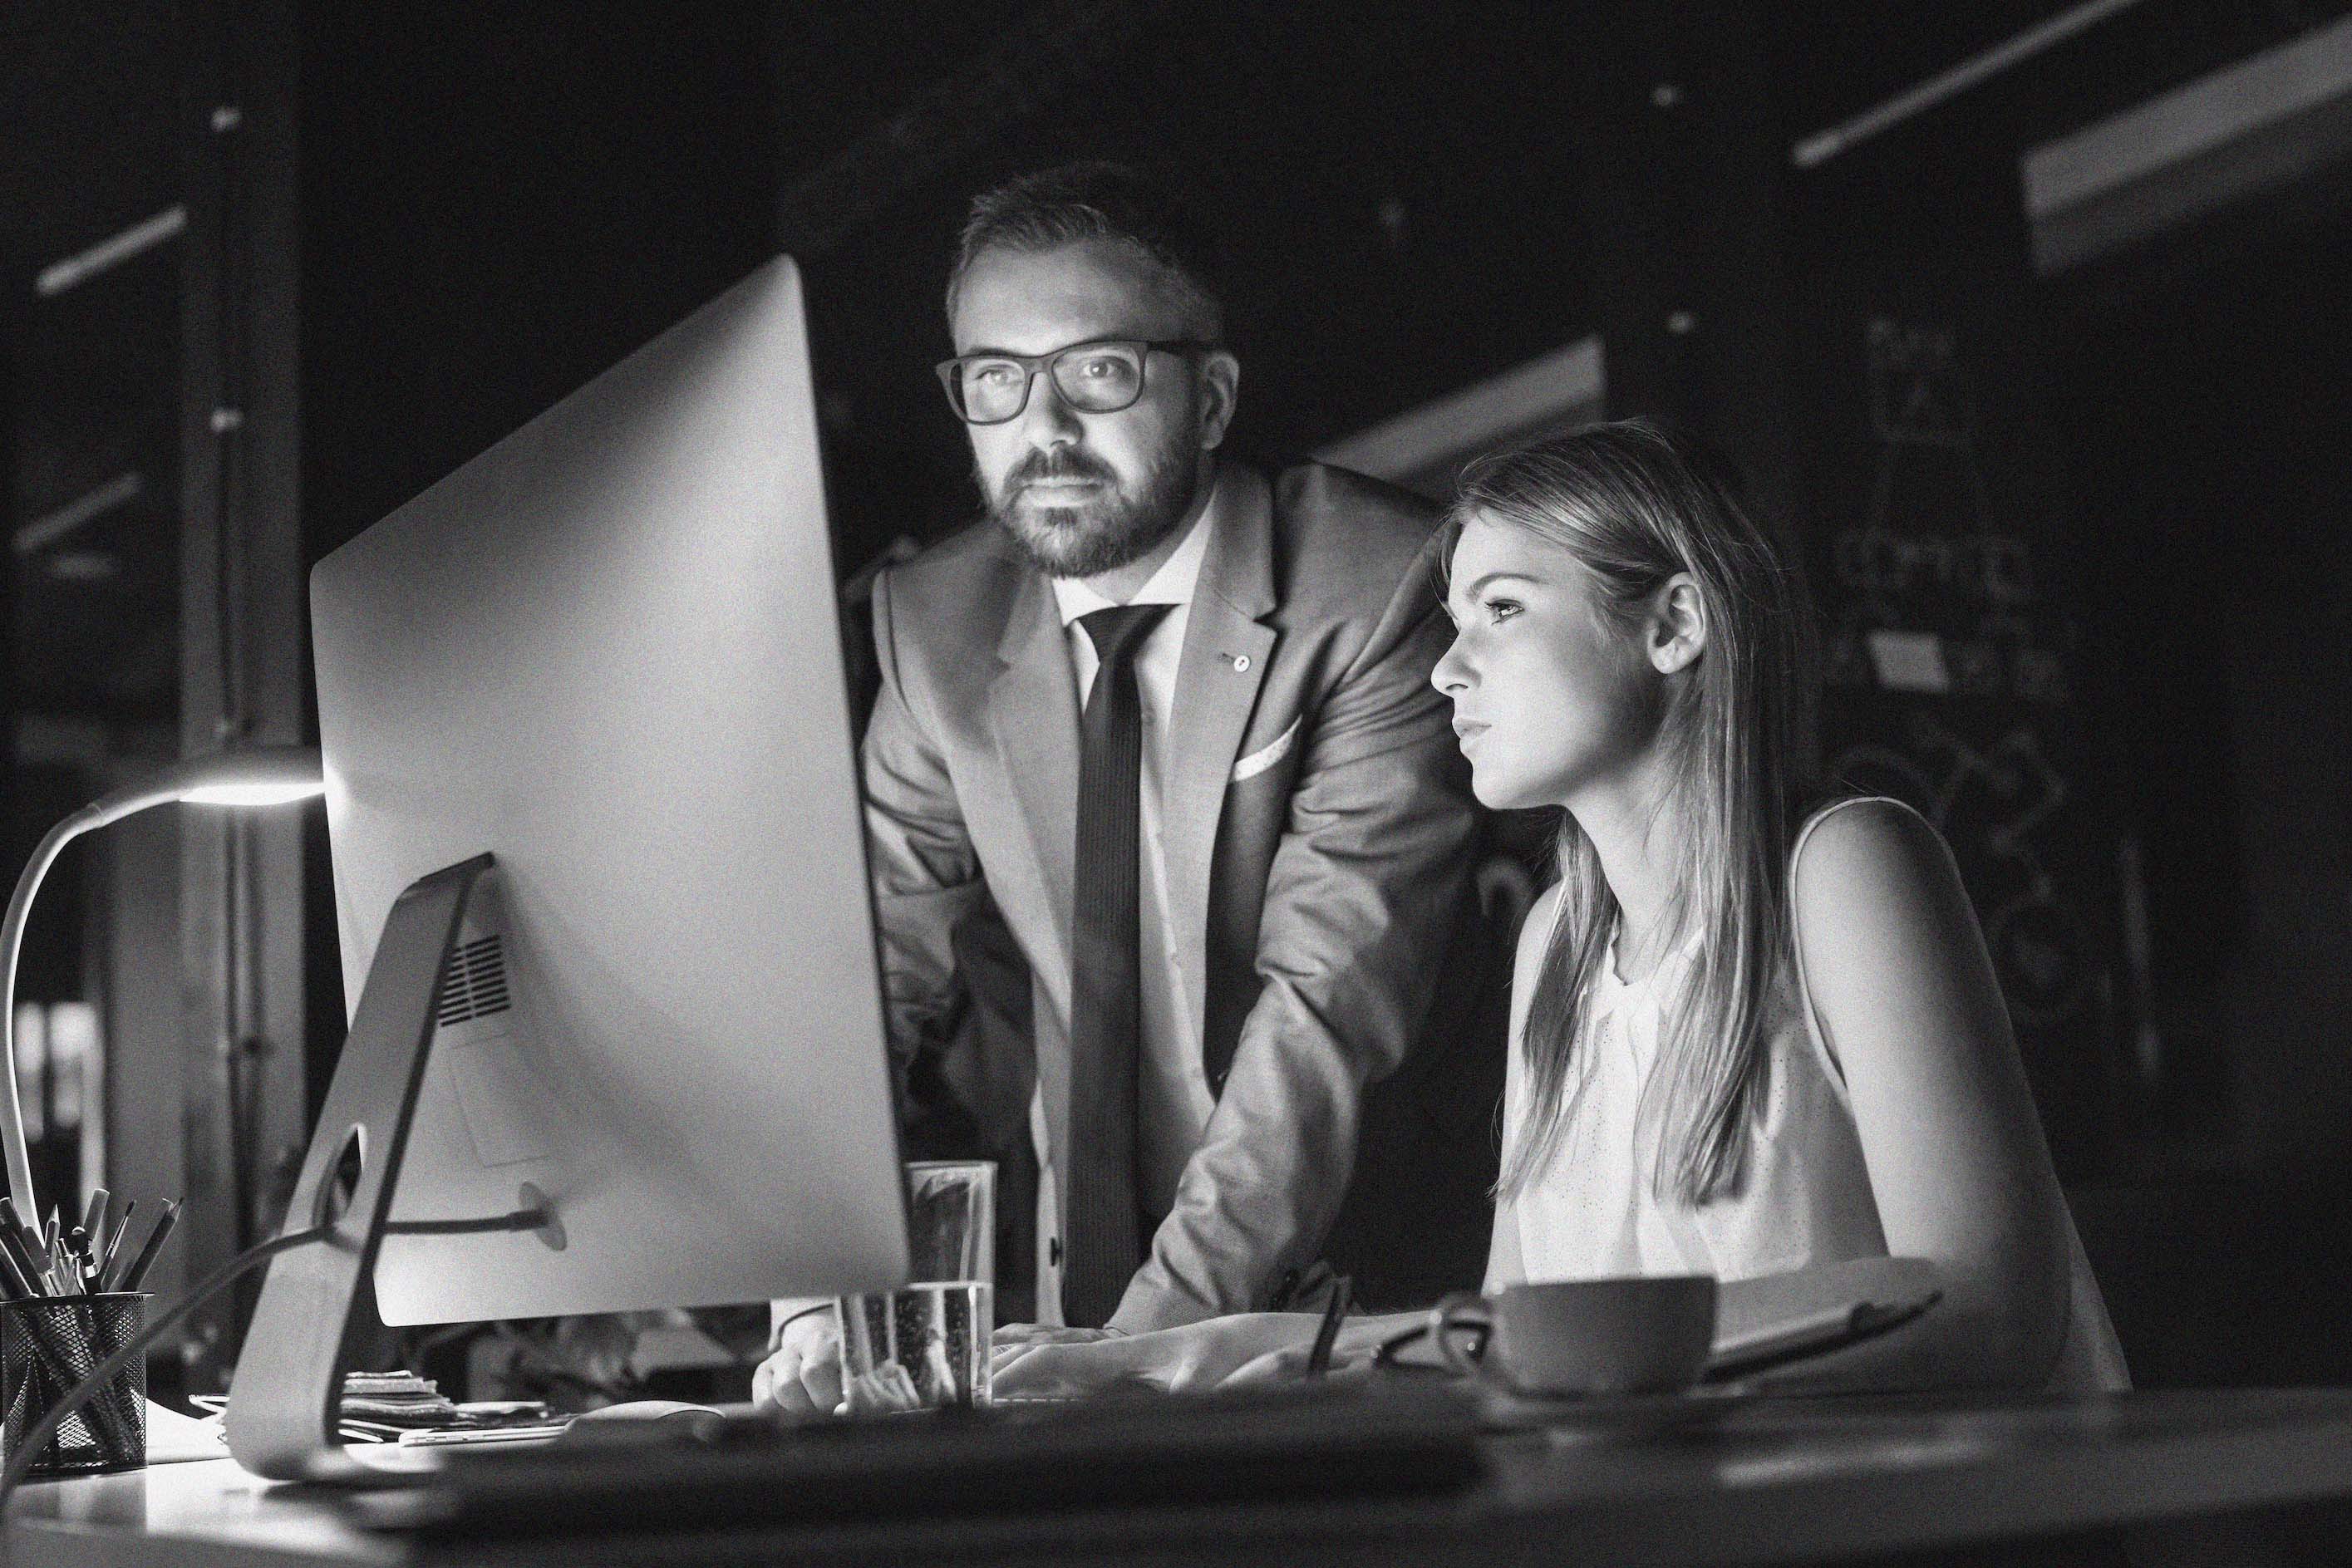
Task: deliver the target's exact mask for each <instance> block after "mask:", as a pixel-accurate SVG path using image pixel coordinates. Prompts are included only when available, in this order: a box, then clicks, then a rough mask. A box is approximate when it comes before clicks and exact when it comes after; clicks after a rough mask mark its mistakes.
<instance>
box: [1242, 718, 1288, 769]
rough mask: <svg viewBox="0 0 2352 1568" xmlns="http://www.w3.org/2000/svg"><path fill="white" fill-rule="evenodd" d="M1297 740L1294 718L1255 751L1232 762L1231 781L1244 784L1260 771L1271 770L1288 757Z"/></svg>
mask: <svg viewBox="0 0 2352 1568" xmlns="http://www.w3.org/2000/svg"><path fill="white" fill-rule="evenodd" d="M1297 741H1298V721H1297V719H1295V718H1294V719H1292V720H1291V721H1290V726H1289V727H1288V728H1286V729H1285V730H1284V731H1283V732H1282V733H1281V734H1280V735H1277V736H1276V737H1274V738H1273V739H1272V740H1271V741H1269V742H1267V743H1266V744H1265V745H1264V746H1261V747H1258V748H1257V749H1256V750H1255V751H1253V752H1249V753H1247V754H1246V755H1244V757H1243V758H1241V759H1240V760H1239V761H1237V762H1235V763H1234V776H1233V779H1232V781H1233V782H1234V783H1235V784H1244V783H1247V782H1248V781H1249V780H1250V779H1255V778H1256V777H1258V776H1259V775H1260V774H1262V773H1270V772H1272V771H1273V770H1274V769H1275V768H1277V767H1280V766H1281V764H1282V763H1283V761H1284V760H1285V759H1286V758H1288V757H1289V755H1290V748H1291V747H1293V746H1295V745H1297Z"/></svg>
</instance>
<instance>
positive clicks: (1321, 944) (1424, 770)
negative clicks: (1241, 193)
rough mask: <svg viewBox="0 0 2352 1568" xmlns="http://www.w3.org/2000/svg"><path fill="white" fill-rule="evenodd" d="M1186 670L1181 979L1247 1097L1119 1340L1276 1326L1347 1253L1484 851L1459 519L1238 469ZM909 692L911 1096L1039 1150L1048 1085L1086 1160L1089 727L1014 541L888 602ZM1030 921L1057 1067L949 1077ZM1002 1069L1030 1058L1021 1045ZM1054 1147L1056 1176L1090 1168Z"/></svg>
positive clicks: (901, 749) (1045, 1036)
mask: <svg viewBox="0 0 2352 1568" xmlns="http://www.w3.org/2000/svg"><path fill="white" fill-rule="evenodd" d="M1223 482H1224V483H1226V484H1227V485H1229V486H1234V495H1233V497H1232V498H1233V499H1234V500H1237V501H1238V502H1239V503H1240V504H1238V505H1222V504H1221V506H1220V507H1217V508H1213V510H1212V512H1211V514H1210V515H1211V516H1212V517H1221V518H1222V521H1221V523H1220V525H1219V528H1218V532H1217V533H1216V534H1215V535H1214V536H1213V538H1212V539H1211V541H1210V544H1209V549H1208V554H1207V558H1206V559H1205V560H1204V562H1203V563H1202V573H1201V579H1200V585H1199V589H1198V591H1197V592H1196V594H1195V597H1194V599H1193V603H1192V612H1191V620H1190V623H1189V625H1188V626H1187V628H1186V632H1185V638H1184V647H1183V652H1182V655H1181V663H1180V665H1179V674H1178V677H1177V694H1176V701H1175V712H1174V716H1173V722H1172V731H1171V737H1170V746H1169V755H1170V758H1171V765H1170V771H1169V776H1168V778H1167V779H1166V783H1165V789H1166V798H1165V804H1164V808H1163V810H1164V826H1163V834H1164V841H1165V845H1166V852H1167V856H1168V868H1167V870H1168V884H1169V885H1168V894H1169V902H1170V905H1171V913H1172V916H1173V921H1174V925H1175V927H1176V936H1177V939H1178V942H1179V944H1180V946H1179V959H1180V964H1179V967H1180V968H1181V973H1182V976H1183V978H1184V982H1185V984H1186V986H1187V987H1188V988H1189V990H1190V1000H1191V1002H1192V1016H1193V1017H1194V1018H1197V1019H1202V1036H1203V1039H1202V1052H1203V1056H1204V1066H1205V1068H1206V1070H1207V1074H1208V1080H1209V1084H1210V1087H1211V1089H1212V1090H1213V1092H1215V1093H1216V1094H1217V1105H1216V1109H1215V1112H1214V1113H1213V1115H1212V1116H1211V1118H1210V1121H1209V1124H1208V1127H1207V1129H1206V1132H1205V1134H1204V1136H1203V1141H1202V1146H1201V1148H1200V1150H1199V1151H1198V1152H1197V1153H1196V1154H1195V1155H1193V1157H1192V1161H1191V1163H1190V1165H1189V1166H1187V1167H1186V1169H1185V1171H1184V1174H1183V1176H1182V1178H1181V1181H1180V1182H1179V1184H1178V1189H1177V1194H1176V1198H1175V1204H1174V1207H1173V1209H1172V1210H1171V1212H1170V1214H1169V1215H1168V1216H1167V1217H1166V1218H1165V1220H1164V1221H1163V1222H1162V1223H1161V1224H1160V1227H1159V1229H1158V1232H1157V1234H1156V1235H1155V1236H1154V1238H1153V1239H1152V1243H1151V1252H1150V1258H1149V1259H1148V1260H1146V1262H1145V1264H1144V1266H1143V1268H1142V1269H1141V1270H1139V1272H1138V1273H1137V1275H1136V1277H1135V1279H1134V1281H1133V1282H1132V1283H1131V1284H1130V1286H1129V1290H1128V1291H1127V1294H1126V1297H1125V1299H1124V1300H1123V1301H1121V1303H1120V1305H1119V1308H1118V1312H1117V1313H1116V1314H1115V1315H1114V1317H1113V1318H1112V1322H1113V1323H1114V1324H1115V1325H1116V1326H1118V1327H1120V1328H1124V1329H1129V1330H1141V1329H1146V1328H1155V1327H1163V1326H1166V1325H1169V1324H1172V1323H1179V1322H1192V1321H1193V1320H1196V1319H1199V1318H1203V1317H1208V1316H1213V1315H1214V1314H1217V1313H1220V1312H1237V1311H1243V1310H1246V1309H1249V1308H1251V1307H1253V1306H1257V1305H1262V1304H1263V1303H1264V1302H1265V1299H1266V1297H1267V1295H1268V1293H1269V1291H1270V1290H1271V1289H1272V1288H1273V1285H1274V1283H1275V1281H1276V1277H1277V1276H1278V1275H1279V1273H1280V1272H1281V1271H1282V1270H1284V1269H1286V1268H1290V1267H1298V1266H1303V1265H1304V1264H1305V1263H1306V1262H1307V1261H1308V1260H1311V1259H1312V1258H1313V1257H1314V1256H1315V1254H1316V1251H1317V1249H1318V1247H1319V1246H1320V1245H1321V1243H1322V1240H1323V1237H1324V1233H1325V1231H1326V1230H1327V1229H1328V1227H1329V1225H1330V1223H1331V1219H1332V1217H1333V1215H1334V1213H1335V1212H1336V1210H1337V1209H1338V1207H1339V1199H1340V1196H1341V1194H1342V1192H1343V1191H1344V1190H1345V1188H1346V1186H1347V1185H1348V1179H1349V1171H1350V1167H1351V1165H1352V1162H1353V1159H1354V1155H1355V1148H1356V1134H1357V1124H1358V1118H1359V1114H1360V1108H1361V1103H1362V1098H1363V1094H1364V1090H1365V1086H1366V1085H1367V1083H1368V1082H1370V1081H1372V1080H1374V1079H1376V1078H1379V1077H1380V1076H1381V1075H1383V1074H1385V1073H1387V1072H1389V1071H1391V1070H1392V1069H1394V1068H1395V1067H1396V1066H1397V1065H1398V1064H1399V1062H1400V1061H1402V1059H1403V1057H1404V1055H1405V1052H1406V1050H1407V1047H1408V1045H1409V1044H1410V1043H1411V1042H1412V1040H1414V1039H1415V1038H1416V1036H1417V1035H1418V1034H1419V1032H1420V1030H1421V1029H1422V1026H1423V1020H1424V1015H1425V1013H1426V1011H1427V1009H1428V1007H1429V1002H1430V998H1431V995H1432V991H1433V982H1434V980H1435V978H1436V971H1437V970H1438V969H1439V968H1440V967H1441V966H1442V963H1443V961H1444V956H1445V954H1446V951H1447V944H1448V941H1449V937H1450V936H1451V935H1452V934H1453V932H1454V929H1455V925H1456V918H1457V915H1458V914H1459V911H1460V909H1461V901H1462V899H1463V896H1464V893H1465V883H1466V879H1467V877H1468V874H1469V872H1470V869H1471V868H1470V863H1469V862H1470V856H1471V853H1472V842H1473V840H1474V837H1475V809H1474V807H1473V806H1472V804H1471V800H1470V797H1469V789H1468V779H1467V773H1466V769H1465V767H1464V765H1463V762H1462V758H1461V756H1460V754H1459V752H1458V750H1457V749H1456V747H1455V745H1454V736H1453V733H1452V730H1451V728H1450V727H1449V723H1448V718H1449V714H1448V709H1447V706H1446V704H1445V702H1444V698H1442V697H1441V696H1440V695H1438V694H1437V693H1436V692H1435V691H1434V690H1433V689H1432V688H1431V686H1430V685H1429V672H1430V670H1431V668H1432V666H1433V664H1435V662H1436V660H1437V658H1438V656H1439V654H1440V653H1442V652H1443V651H1444V647H1445V645H1446V643H1447V642H1448V640H1449V639H1450V636H1451V632H1450V630H1449V629H1448V627H1447V624H1446V622H1445V620H1444V615H1443V613H1442V612H1441V611H1440V608H1439V603H1438V590H1437V587H1436V585H1435V582H1434V578H1433V567H1434V561H1433V555H1432V553H1431V552H1430V550H1429V549H1428V548H1427V547H1428V545H1429V540H1430V534H1431V527H1432V520H1433V519H1432V517H1431V513H1430V510H1429V507H1428V506H1427V504H1426V503H1425V502H1423V501H1422V500H1421V499H1419V498H1418V497H1412V496H1410V495H1408V494H1406V493H1404V492H1402V491H1399V490H1395V489H1392V488H1391V487H1389V486H1384V485H1381V484H1379V483H1377V482H1375V481H1372V480H1370V479H1366V478H1363V477H1361V476H1358V475H1354V474H1349V473H1347V472H1345V471H1343V470H1339V469H1334V468H1328V467H1323V466H1318V465H1306V466H1302V467H1297V468H1293V469H1290V470H1287V471H1286V472H1284V473H1282V474H1279V475H1277V476H1272V477H1271V479H1269V477H1268V476H1265V475H1263V474H1261V473H1259V472H1257V471H1256V470H1254V469H1249V468H1241V467H1235V466H1233V465H1228V471H1227V474H1226V476H1225V477H1224V481H1223ZM873 604H874V636H875V647H876V652H877V658H878V661H879V664H880V674H881V689H880V692H879V694H878V695H877V699H876V703H875V707H874V711H873V716H872V718H871V720H870V721H869V723H868V725H867V728H866V736H865V740H864V760H865V781H866V823H867V831H868V839H869V853H870V855H871V859H872V869H873V875H874V886H875V894H876V907H877V919H878V923H879V927H880V933H881V941H882V954H883V965H884V970H885V976H886V985H887V992H888V1000H889V1013H890V1026H891V1039H892V1047H893V1057H894V1061H895V1063H896V1065H897V1067H898V1072H899V1082H900V1085H901V1088H902V1092H906V1093H907V1094H908V1096H909V1097H910V1098H919V1097H920V1094H919V1091H920V1090H922V1089H924V1088H926V1087H928V1090H929V1092H931V1093H934V1094H936V1093H938V1092H941V1091H942V1090H943V1089H960V1090H962V1091H965V1092H964V1093H963V1095H962V1097H963V1098H964V1099H966V1100H967V1101H969V1102H973V1103H970V1104H969V1105H968V1106H967V1109H968V1110H969V1111H970V1113H971V1114H972V1115H973V1116H974V1117H975V1118H976V1120H977V1121H978V1122H979V1123H980V1124H981V1129H982V1135H983V1138H984V1141H985V1142H987V1143H988V1144H991V1145H994V1146H996V1147H999V1148H1005V1147H1010V1146H1012V1145H1013V1144H1014V1143H1015V1142H1016V1141H1017V1140H1018V1139H1019V1138H1020V1137H1021V1136H1022V1135H1023V1134H1022V1132H1021V1128H1022V1126H1023V1125H1024V1122H1023V1117H1024V1113H1025V1110H1026V1106H1027V1100H1028V1091H1029V1085H1030V1084H1031V1083H1032V1082H1036V1083H1039V1084H1040V1085H1041V1086H1042V1087H1043V1089H1044V1092H1045V1104H1046V1105H1047V1107H1048V1108H1049V1111H1048V1118H1047V1121H1048V1133H1049V1138H1050V1141H1051V1145H1052V1147H1053V1148H1054V1149H1055V1150H1056V1151H1059V1150H1061V1149H1064V1148H1066V1147H1067V1145H1068V1139H1069V1135H1070V1133H1069V1128H1068V1126H1067V1124H1066V1121H1067V1103H1068V1097H1067V1085H1068V1073H1069V1039H1068V1019H1069V1006H1070V942H1071V927H1072V915H1071V899H1072V880H1073V879H1072V869H1071V860H1072V857H1073V853H1074V850H1075V844H1074V840H1075V837H1076V810H1077V806H1076V797H1077V777H1078V713H1077V701H1076V683H1075V676H1074V674H1073V673H1072V669H1071V664H1070V660H1069V656H1068V653H1067V649H1066V643H1065V641H1064V633H1063V630H1062V626H1061V622H1060V619H1059V617H1058V615H1057V614H1056V612H1055V604H1054V596H1053V592H1052V591H1051V589H1050V587H1049V586H1048V585H1047V583H1046V581H1045V579H1044V578H1043V577H1042V576H1041V575H1040V574H1039V573H1038V572H1037V571H1036V570H1034V568H1033V567H1031V566H1030V565H1029V564H1028V562H1027V561H1026V559H1024V557H1023V556H1022V555H1021V553H1020V551H1019V549H1018V547H1017V546H1016V545H1015V544H1014V543H1013V541H1012V540H1011V539H1010V538H1007V537H1006V536H1005V535H1004V533H1003V530H1002V529H1001V528H998V527H997V526H995V525H993V524H991V523H982V524H980V525H978V526H976V527H974V528H970V529H967V530H966V531H964V532H963V533H961V534H959V535H957V536H956V537H954V538H950V539H949V540H947V541H945V542H944V543H942V544H940V545H939V546H938V547H936V548H934V549H930V550H929V551H927V552H926V553H925V554H923V555H922V556H920V557H918V558H917V559H914V560H911V561H908V562H906V563H905V564H903V565H899V566H896V567H893V568H892V569H890V570H888V571H887V572H885V573H884V574H883V575H882V576H881V577H880V578H879V579H878V580H877V581H876V583H875V588H874V596H873ZM999 918H1001V920H1002V923H1003V929H1004V930H1005V931H1006V932H1009V934H1010V937H1011V942H1012V945H1013V946H1014V947H1017V950H1018V952H1019V954H1020V955H1021V956H1022V958H1023V959H1024V960H1025V962H1026V967H1027V968H1028V971H1029V979H1030V991H1031V998H1030V1008H1029V1013H1030V1030H1029V1034H1030V1041H1031V1044H1032V1047H1033V1050H1032V1054H1031V1056H1030V1060H1028V1061H1020V1062H1008V1061H990V1062H984V1063H982V1064H980V1065H979V1070H978V1071H977V1073H975V1072H973V1071H971V1070H970V1069H969V1068H968V1069H967V1070H966V1071H964V1072H963V1073H961V1074H960V1075H954V1074H951V1075H950V1078H951V1079H952V1080H953V1082H950V1079H943V1078H942V1076H941V1074H940V1072H939V1071H937V1069H936V1064H932V1065H931V1066H930V1067H929V1070H927V1068H926V1064H925V1062H924V1061H923V1060H922V1058H923V1056H924V1054H925V1052H926V1051H932V1050H935V1049H936V1048H937V1047H938V1045H939V1044H940V1042H941V1041H943V1040H944V1039H945V1037H946V1035H947V1034H948V1032H949V1031H950V1030H951V1029H952V1028H953V1025H954V1022H955V1020H956V1019H957V1018H958V1017H959V1016H960V1015H961V1011H962V1009H963V1007H964V1002H965V998H964V996H963V985H964V981H965V980H966V979H967V978H968V977H966V976H964V975H962V974H961V973H960V965H959V955H960V954H967V953H970V952H972V951H974V950H975V949H976V948H977V949H985V948H986V947H987V946H989V944H988V943H987V942H986V941H985V940H982V941H978V942H975V941H974V940H973V938H972V935H971V933H972V930H973V927H974V923H975V922H982V921H992V920H996V919H999ZM992 1038H993V1041H994V1049H995V1050H996V1051H1000V1052H1002V1051H1004V1050H1006V1049H1007V1047H1006V1045H1005V1040H1004V1033H1003V1031H1002V1030H998V1031H994V1033H993V1036H992ZM1064 1163H1065V1162H1064V1161H1062V1159H1061V1158H1060V1155H1059V1154H1058V1152H1057V1154H1056V1164H1057V1165H1060V1164H1064Z"/></svg>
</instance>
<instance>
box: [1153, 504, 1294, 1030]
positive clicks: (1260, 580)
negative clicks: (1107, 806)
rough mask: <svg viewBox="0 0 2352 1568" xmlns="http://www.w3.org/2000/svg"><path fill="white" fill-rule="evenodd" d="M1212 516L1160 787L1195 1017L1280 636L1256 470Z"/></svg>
mask: <svg viewBox="0 0 2352 1568" xmlns="http://www.w3.org/2000/svg"><path fill="white" fill-rule="evenodd" d="M1218 490H1219V494H1218V496H1217V497H1216V505H1215V507H1214V508H1213V511H1212V513H1211V516H1212V517H1213V520H1214V522H1215V524H1216V532H1215V533H1214V534H1213V536H1212V537H1211V538H1210V541H1209V552H1208V556H1207V559H1204V560H1203V561H1202V565H1201V580H1200V585H1199V587H1198V589H1197V590H1196V591H1194V593H1193V596H1192V612H1191V618H1190V621H1189V622H1188V624H1187V625H1186V627H1185V631H1184V653H1183V658H1182V661H1181V663H1180V664H1178V666H1177V674H1176V702H1175V713H1174V715H1173V716H1172V718H1171V725H1170V730H1171V734H1170V736H1169V743H1170V744H1169V747H1168V749H1169V770H1168V777H1167V779H1166V780H1165V783H1164V785H1163V788H1164V789H1165V790H1166V797H1167V798H1166V800H1165V801H1164V802H1163V803H1162V808H1161V810H1162V813H1163V816H1164V819H1165V821H1164V824H1163V829H1162V837H1163V839H1164V841H1165V845H1166V851H1167V855H1168V904H1169V910H1168V913H1169V916H1170V918H1171V921H1172V923H1173V924H1174V926H1175V932H1176V937H1177V940H1178V942H1179V944H1180V950H1181V958H1182V964H1183V971H1184V982H1185V988H1186V989H1187V991H1189V992H1190V994H1191V995H1190V1000H1191V1002H1192V1018H1193V1019H1194V1020H1195V1021H1196V1023H1197V1022H1198V1020H1200V1019H1202V1018H1204V1017H1205V1016H1206V1015H1205V1013H1204V1012H1203V1011H1202V1009H1203V1006H1204V1004H1205V998H1206V991H1207V967H1208V962H1207V960H1208V954H1207V936H1208V925H1209V878H1210V874H1211V871H1212V857H1213V854H1214V852H1215V849H1216V841H1217V822H1218V820H1219V818H1220V816H1221V815H1222V813H1223V810H1224V803H1225V786H1226V783H1227V781H1228V780H1229V779H1231V777H1232V774H1233V767H1234V758H1235V757H1236V756H1237V755H1238V754H1239V753H1240V750H1241V744H1242V735H1243V733H1244V730H1246V729H1247V728H1248V727H1249V718H1250V712H1251V710H1252V709H1253V708H1255V706H1257V694H1258V687H1259V685H1260V684H1261V683H1262V682H1264V681H1265V669H1266V664H1267V661H1268V655H1269V654H1271V653H1272V652H1273V650H1274V643H1275V633H1274V629H1273V628H1272V627H1270V626H1266V625H1263V624H1261V623H1260V619H1259V618H1260V617H1262V616H1264V615H1265V614H1267V613H1268V612H1271V611H1272V610H1273V609H1274V605H1275V598H1274V498H1273V495H1272V492H1271V491H1270V490H1269V489H1268V488H1267V486H1266V481H1265V476H1263V475H1261V474H1259V473H1258V472H1257V471H1256V470H1255V469H1252V468H1244V467H1242V466H1240V465H1228V466H1226V467H1225V468H1224V469H1223V473H1222V474H1221V476H1220V478H1219V483H1218Z"/></svg>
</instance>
